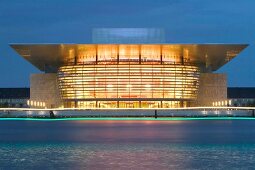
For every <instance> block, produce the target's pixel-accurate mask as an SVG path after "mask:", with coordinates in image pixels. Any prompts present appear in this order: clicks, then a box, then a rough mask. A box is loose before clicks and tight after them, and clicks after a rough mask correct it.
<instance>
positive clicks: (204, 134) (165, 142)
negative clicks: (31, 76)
mask: <svg viewBox="0 0 255 170" xmlns="http://www.w3.org/2000/svg"><path fill="white" fill-rule="evenodd" d="M254 129H255V121H251V120H250V121H249V120H227V121H223V120H220V121H216V120H208V121H195V120H194V121H164V122H161V121H160V122H156V121H54V122H40V121H39V122H33V121H0V155H1V156H0V169H56V168H59V169H159V168H160V169H233V168H242V169H249V168H251V169H252V168H253V167H254V166H255V161H254V160H255V130H254Z"/></svg>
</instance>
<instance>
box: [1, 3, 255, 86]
mask: <svg viewBox="0 0 255 170" xmlns="http://www.w3.org/2000/svg"><path fill="white" fill-rule="evenodd" d="M254 7H255V0H69V1H67V0H24V1H21V0H0V59H1V61H0V69H1V74H0V76H1V81H0V87H29V76H30V74H31V73H40V71H39V70H38V69H36V68H35V67H34V66H33V65H31V64H30V63H28V62H27V61H26V60H24V59H23V58H22V57H20V56H19V55H18V54H17V53H16V52H15V51H14V50H13V49H12V48H11V47H10V46H9V45H8V44H9V43H90V42H91V31H92V29H93V28H101V27H103V28H111V27H117V28H119V27H124V28H125V27H126V28H136V27H149V28H153V27H155V28H164V29H165V32H166V41H167V42H168V43H245V44H250V45H249V47H248V48H246V49H245V50H244V51H243V52H242V53H241V54H240V55H239V56H238V57H236V58H234V59H233V60H232V61H231V62H229V63H228V64H226V65H225V66H223V67H222V68H221V69H220V70H218V71H217V72H218V73H227V74H228V86H232V87H233V86H236V87H241V86H246V87H247V86H255V10H254Z"/></svg>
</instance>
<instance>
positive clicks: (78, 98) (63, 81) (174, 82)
mask: <svg viewBox="0 0 255 170" xmlns="http://www.w3.org/2000/svg"><path fill="white" fill-rule="evenodd" d="M69 54H70V55H69V57H68V60H67V62H66V64H65V66H62V67H60V68H59V70H58V82H59V90H60V94H61V97H62V99H63V101H64V106H65V107H78V108H169V107H186V106H189V105H190V102H192V101H193V100H195V99H196V97H197V90H198V86H199V67H197V66H195V65H191V64H189V63H188V62H187V61H188V60H184V59H183V58H185V57H186V58H188V57H189V56H188V55H189V54H188V51H184V52H182V53H180V50H179V49H175V48H170V47H168V46H161V45H91V46H86V48H80V49H79V52H78V55H77V57H75V56H76V55H74V54H73V52H72V51H70V53H69Z"/></svg>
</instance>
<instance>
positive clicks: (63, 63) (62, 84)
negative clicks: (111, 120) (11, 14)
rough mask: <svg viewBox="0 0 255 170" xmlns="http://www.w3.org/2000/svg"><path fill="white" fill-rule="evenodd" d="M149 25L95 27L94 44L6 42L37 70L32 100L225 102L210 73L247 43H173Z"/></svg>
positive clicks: (221, 82)
mask: <svg viewBox="0 0 255 170" xmlns="http://www.w3.org/2000/svg"><path fill="white" fill-rule="evenodd" d="M164 36H165V35H164V31H163V30H161V29H153V28H148V29H145V28H137V29H134V28H115V29H106V28H102V29H94V30H93V34H92V43H86V44H11V45H10V46H11V47H12V48H13V49H14V50H15V51H16V52H17V53H18V54H19V55H20V56H22V57H23V58H24V59H25V60H27V61H28V62H30V63H31V64H33V65H34V66H35V67H36V68H38V69H39V70H40V71H42V73H41V74H32V75H31V77H30V100H29V102H30V103H29V105H30V106H31V107H37V108H40V107H46V108H58V107H65V108H88V109H93V108H176V107H191V106H213V105H222V106H225V105H228V101H227V77H226V75H225V74H218V73H214V71H216V70H218V69H219V68H220V67H221V66H223V65H224V64H226V63H228V62H229V61H230V60H231V59H233V58H234V57H236V56H237V55H238V54H239V53H240V52H241V51H242V50H243V49H244V48H246V47H247V46H248V45H247V44H171V43H166V42H165V40H164Z"/></svg>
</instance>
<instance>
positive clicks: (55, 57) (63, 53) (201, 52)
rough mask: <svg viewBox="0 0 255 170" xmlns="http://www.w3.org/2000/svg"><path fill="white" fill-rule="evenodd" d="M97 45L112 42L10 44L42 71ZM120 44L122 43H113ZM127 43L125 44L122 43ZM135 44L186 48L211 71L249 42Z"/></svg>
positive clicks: (194, 59)
mask: <svg viewBox="0 0 255 170" xmlns="http://www.w3.org/2000/svg"><path fill="white" fill-rule="evenodd" d="M95 45H111V44H10V46H11V47H12V48H13V49H14V50H15V51H16V52H17V53H18V54H19V55H21V56H22V57H23V58H24V59H26V60H27V61H29V62H30V63H31V64H33V65H34V66H35V67H37V68H38V69H39V70H41V71H45V68H46V66H47V67H50V68H58V67H60V66H62V65H63V64H64V62H65V58H66V57H68V55H69V52H70V50H72V51H74V53H75V54H78V52H79V50H80V49H81V48H83V49H85V48H86V47H89V46H95ZM112 45H120V44H112ZM122 45H125V44H122ZM126 45H132V44H126ZM133 45H156V46H158V45H159V46H167V47H169V49H171V48H173V49H175V50H176V49H178V50H179V53H180V54H182V53H183V51H184V50H188V51H189V62H190V63H191V64H192V63H199V64H202V65H205V66H208V65H209V66H210V69H211V71H215V70H217V69H219V68H220V67H221V66H223V65H224V64H226V63H227V62H229V61H230V60H231V59H233V58H234V57H236V56H237V55H238V54H239V53H240V52H241V51H242V50H243V49H245V48H246V47H247V46H248V44H133Z"/></svg>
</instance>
